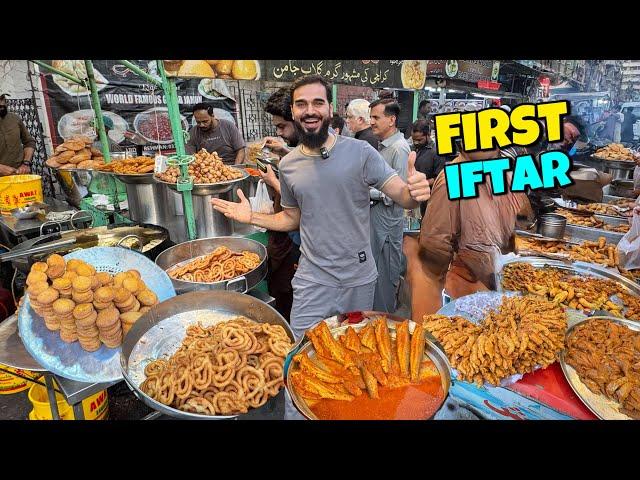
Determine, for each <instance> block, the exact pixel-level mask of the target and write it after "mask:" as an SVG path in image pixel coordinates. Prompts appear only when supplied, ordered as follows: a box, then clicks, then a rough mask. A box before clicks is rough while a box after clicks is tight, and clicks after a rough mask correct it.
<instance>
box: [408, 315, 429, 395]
mask: <svg viewBox="0 0 640 480" xmlns="http://www.w3.org/2000/svg"><path fill="white" fill-rule="evenodd" d="M424 338H425V333H424V326H422V325H416V328H415V330H414V331H413V335H412V336H411V351H410V358H409V370H410V372H411V381H412V382H413V383H416V382H417V381H418V378H419V377H420V365H421V363H422V356H423V355H424Z"/></svg>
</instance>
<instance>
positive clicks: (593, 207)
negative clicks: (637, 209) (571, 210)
mask: <svg viewBox="0 0 640 480" xmlns="http://www.w3.org/2000/svg"><path fill="white" fill-rule="evenodd" d="M575 210H577V211H578V212H585V213H589V212H590V213H595V214H598V215H607V216H609V217H630V216H632V215H633V209H632V208H629V207H628V206H624V207H621V206H618V205H610V204H608V203H585V204H580V205H578V206H577V207H576V208H575Z"/></svg>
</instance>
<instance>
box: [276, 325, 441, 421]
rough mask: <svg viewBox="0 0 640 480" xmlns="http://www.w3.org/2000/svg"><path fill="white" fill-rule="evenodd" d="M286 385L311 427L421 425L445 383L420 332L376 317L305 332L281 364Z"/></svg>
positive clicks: (436, 353) (436, 351) (436, 359)
mask: <svg viewBox="0 0 640 480" xmlns="http://www.w3.org/2000/svg"><path fill="white" fill-rule="evenodd" d="M330 325H331V327H332V328H331V327H330ZM285 378H286V386H287V390H288V391H289V393H290V394H291V398H292V400H293V403H294V405H295V406H296V408H297V409H298V410H299V411H300V413H301V414H302V415H304V416H305V417H306V418H308V419H311V420H401V419H402V420H427V419H429V418H432V417H433V416H434V415H435V413H436V412H437V411H438V409H439V408H440V407H441V406H442V404H443V403H444V401H445V399H446V397H447V395H448V392H449V387H450V383H451V376H450V368H449V364H448V362H447V359H446V357H445V356H444V354H443V352H442V351H441V350H439V349H438V348H437V347H436V346H435V344H434V343H433V342H431V341H430V340H429V339H428V338H427V337H426V331H425V330H424V328H423V327H422V325H418V324H416V323H415V322H412V321H410V320H405V319H402V318H399V317H396V316H393V315H389V314H385V313H381V312H353V313H349V314H345V315H340V316H339V317H332V318H331V319H327V320H324V321H322V322H320V323H319V324H318V325H316V326H315V327H313V328H312V329H310V330H308V331H307V332H306V333H305V337H304V339H303V341H302V342H300V343H299V345H298V347H297V348H296V349H294V350H293V351H292V352H291V353H290V354H289V356H288V357H287V362H286V364H285Z"/></svg>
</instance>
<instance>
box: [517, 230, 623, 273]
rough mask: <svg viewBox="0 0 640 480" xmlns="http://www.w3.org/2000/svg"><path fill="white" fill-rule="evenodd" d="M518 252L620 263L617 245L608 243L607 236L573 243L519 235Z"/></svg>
mask: <svg viewBox="0 0 640 480" xmlns="http://www.w3.org/2000/svg"><path fill="white" fill-rule="evenodd" d="M516 252H517V253H520V254H534V255H535V254H543V255H548V254H553V255H550V256H552V257H553V256H556V257H559V258H569V259H570V260H573V261H578V260H580V261H583V262H591V263H598V264H600V265H605V266H607V267H615V266H617V265H619V264H620V256H619V254H618V249H617V248H616V246H615V245H612V244H609V243H607V239H606V238H605V237H599V238H598V241H597V242H595V241H590V240H586V241H584V242H582V243H581V244H580V245H571V244H568V243H564V242H551V241H540V240H536V239H531V238H524V237H519V236H517V237H516Z"/></svg>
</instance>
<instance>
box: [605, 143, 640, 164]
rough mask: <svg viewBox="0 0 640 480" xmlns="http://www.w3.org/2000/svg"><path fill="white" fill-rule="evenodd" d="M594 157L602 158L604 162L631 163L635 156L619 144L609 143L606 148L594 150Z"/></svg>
mask: <svg viewBox="0 0 640 480" xmlns="http://www.w3.org/2000/svg"><path fill="white" fill-rule="evenodd" d="M595 156H596V157H600V158H604V159H605V160H620V161H625V162H633V161H634V160H635V159H636V158H637V155H636V154H634V153H633V151H631V150H630V149H628V148H626V147H625V146H624V145H622V144H621V143H610V144H609V145H607V146H606V147H603V148H601V149H599V150H596V153H595Z"/></svg>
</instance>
